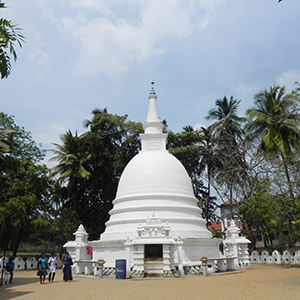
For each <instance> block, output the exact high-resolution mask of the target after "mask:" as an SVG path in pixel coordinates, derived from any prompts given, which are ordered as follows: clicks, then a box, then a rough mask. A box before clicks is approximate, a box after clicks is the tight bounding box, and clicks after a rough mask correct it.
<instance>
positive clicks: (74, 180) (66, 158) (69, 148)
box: [50, 130, 91, 211]
mask: <svg viewBox="0 0 300 300" xmlns="http://www.w3.org/2000/svg"><path fill="white" fill-rule="evenodd" d="M60 138H61V140H62V145H59V144H56V143H53V145H55V146H56V147H57V150H51V151H52V152H54V154H55V155H54V156H53V157H52V158H50V161H58V165H56V166H54V167H53V168H52V172H53V174H54V175H59V177H58V180H57V181H58V183H59V184H60V185H61V186H63V185H64V184H66V185H67V195H68V199H69V200H71V201H73V205H74V209H75V211H76V201H77V199H76V192H77V191H76V185H77V184H78V180H79V179H89V177H90V172H88V171H87V170H86V169H85V167H84V164H85V163H86V162H87V161H88V160H89V159H90V157H91V155H88V154H86V153H85V152H83V151H82V149H81V145H80V136H78V135H77V131H76V133H75V135H74V136H73V134H72V132H71V131H70V130H69V131H67V132H66V133H65V134H63V135H61V137H60Z"/></svg>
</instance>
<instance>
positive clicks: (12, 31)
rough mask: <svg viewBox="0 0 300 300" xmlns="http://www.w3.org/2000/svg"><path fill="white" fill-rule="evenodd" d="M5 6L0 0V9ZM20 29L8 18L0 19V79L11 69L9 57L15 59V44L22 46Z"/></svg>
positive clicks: (22, 38)
mask: <svg viewBox="0 0 300 300" xmlns="http://www.w3.org/2000/svg"><path fill="white" fill-rule="evenodd" d="M3 8H5V4H4V3H3V2H2V1H1V0H0V9H3ZM20 31H21V29H20V28H18V27H17V25H16V24H14V23H13V22H12V21H10V20H6V19H4V18H1V19H0V74H1V79H3V78H6V77H8V76H9V74H10V71H11V57H10V55H12V57H13V59H14V60H17V52H16V49H15V46H16V44H17V45H18V46H20V47H22V43H23V42H24V36H23V35H22V34H21V33H20Z"/></svg>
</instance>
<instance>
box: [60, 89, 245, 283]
mask: <svg viewBox="0 0 300 300" xmlns="http://www.w3.org/2000/svg"><path fill="white" fill-rule="evenodd" d="M148 98H149V104H148V113H147V119H146V121H145V122H144V124H143V128H144V133H143V134H140V139H141V145H142V149H141V151H140V152H139V153H138V154H137V155H136V156H135V157H133V158H132V160H131V161H130V162H129V163H128V165H127V166H126V167H125V169H124V171H123V173H122V175H121V178H120V181H119V185H118V190H117V194H116V198H115V199H114V201H113V208H112V210H111V211H110V219H109V221H108V222H107V223H106V229H105V231H104V233H103V234H101V236H100V239H99V240H95V241H88V233H87V232H86V231H85V229H84V227H83V225H80V226H79V227H78V229H77V231H76V232H75V233H74V235H75V240H74V241H69V242H67V243H66V244H65V245H64V247H65V248H66V249H67V251H68V252H69V253H70V254H71V256H72V257H73V261H74V265H73V269H74V271H75V273H78V274H93V275H97V276H100V277H102V276H115V275H116V276H117V275H118V272H121V273H122V274H121V275H120V276H121V277H123V278H142V277H145V276H180V275H186V274H197V273H206V272H216V271H217V270H219V271H226V270H236V269H239V268H243V267H247V266H249V265H250V260H249V254H248V247H247V245H248V243H250V241H249V240H247V239H246V238H244V237H241V236H239V229H238V228H237V226H236V225H235V223H234V221H232V222H231V224H230V226H229V227H228V228H227V237H226V239H225V240H224V241H222V240H221V239H217V238H213V237H212V234H211V232H210V231H209V230H208V229H207V228H206V222H205V220H204V219H203V218H202V211H201V209H200V208H199V207H198V205H197V202H198V201H197V199H196V198H195V196H194V193H193V188H192V183H191V179H190V178H189V176H188V174H187V172H186V170H185V168H184V167H183V165H182V164H181V163H180V162H179V160H177V159H176V158H175V157H174V156H173V155H171V154H170V153H169V152H168V151H167V150H166V141H167V133H163V127H164V125H163V123H162V121H161V119H160V118H159V115H158V110H157V103H156V100H157V96H156V93H155V90H154V86H153V84H152V88H151V91H150V94H149V97H148ZM221 243H222V245H223V253H221V252H220V251H219V246H220V244H221ZM117 278H118V277H117Z"/></svg>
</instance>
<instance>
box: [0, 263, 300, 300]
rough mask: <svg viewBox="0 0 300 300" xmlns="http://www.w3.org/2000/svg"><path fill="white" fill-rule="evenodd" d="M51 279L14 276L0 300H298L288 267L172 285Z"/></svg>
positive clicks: (298, 282) (296, 272)
mask: <svg viewBox="0 0 300 300" xmlns="http://www.w3.org/2000/svg"><path fill="white" fill-rule="evenodd" d="M55 279H56V280H55V282H53V283H45V284H40V283H39V278H38V277H37V276H36V271H15V278H14V282H13V283H12V284H10V285H6V286H2V287H0V299H1V300H7V299H15V300H18V299H20V300H21V299H22V300H27V299H28V300H29V299H30V300H35V299H38V300H40V299H43V300H60V299H66V300H68V299H72V300H77V299H78V300H91V299H104V300H108V299H118V300H127V299H128V300H129V299H130V300H135V299H143V300H148V299H154V300H160V299H162V300H168V299H173V300H174V299H175V300H176V299H184V300H189V299H205V300H214V299H218V300H223V299H230V300H235V299H238V300H244V299H255V300H256V299H262V300H265V299H272V300H276V299H278V300H300V268H296V267H289V266H274V265H254V266H252V268H251V269H248V270H246V271H242V272H234V273H230V274H226V273H222V274H217V275H210V276H208V277H203V276H199V275H195V276H184V277H180V278H171V279H164V278H155V279H154V278H151V279H141V280H131V279H126V280H122V279H114V278H111V279H98V278H95V277H84V276H74V280H73V281H72V282H64V281H63V280H62V273H61V270H58V272H57V274H56V278H55Z"/></svg>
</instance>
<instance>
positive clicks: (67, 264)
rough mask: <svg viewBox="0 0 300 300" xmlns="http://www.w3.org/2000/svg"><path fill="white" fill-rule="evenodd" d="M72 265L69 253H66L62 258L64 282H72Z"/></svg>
mask: <svg viewBox="0 0 300 300" xmlns="http://www.w3.org/2000/svg"><path fill="white" fill-rule="evenodd" d="M72 265H73V261H72V257H71V255H70V254H69V252H66V253H65V255H64V257H63V272H64V281H68V280H73V277H72V269H71V266H72Z"/></svg>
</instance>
